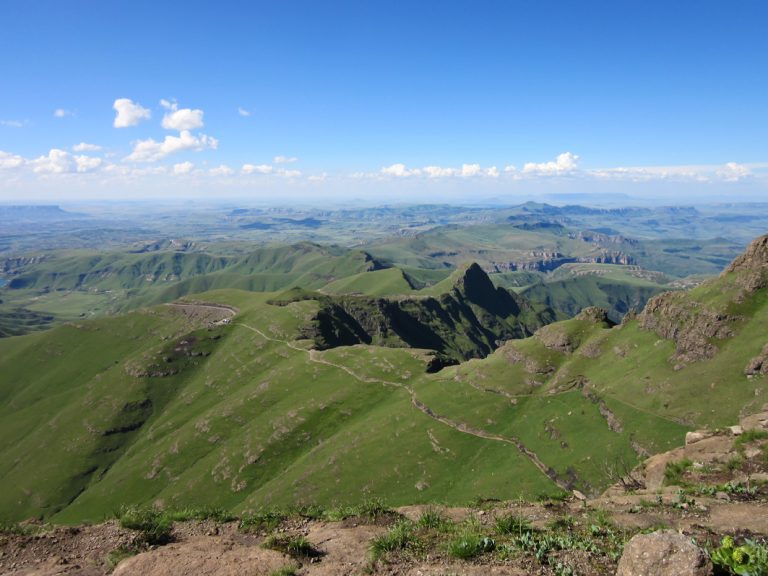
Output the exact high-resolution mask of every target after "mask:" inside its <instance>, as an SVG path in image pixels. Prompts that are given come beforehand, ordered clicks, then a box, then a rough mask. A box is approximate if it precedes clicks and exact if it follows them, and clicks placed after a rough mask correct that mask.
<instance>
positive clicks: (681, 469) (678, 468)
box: [664, 458, 693, 486]
mask: <svg viewBox="0 0 768 576" xmlns="http://www.w3.org/2000/svg"><path fill="white" fill-rule="evenodd" d="M691 466H693V462H692V461H691V460H690V459H688V458H683V459H682V460H679V461H678V462H667V466H666V468H664V483H665V484H667V485H668V486H679V485H681V484H683V475H684V474H685V473H686V472H687V471H688V469H689V468H690V467H691Z"/></svg>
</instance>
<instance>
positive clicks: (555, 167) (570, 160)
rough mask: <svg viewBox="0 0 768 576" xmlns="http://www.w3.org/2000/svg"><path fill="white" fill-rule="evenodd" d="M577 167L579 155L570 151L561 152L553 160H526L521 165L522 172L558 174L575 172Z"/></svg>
mask: <svg viewBox="0 0 768 576" xmlns="http://www.w3.org/2000/svg"><path fill="white" fill-rule="evenodd" d="M578 167H579V157H578V156H577V155H576V154H572V153H571V152H563V153H562V154H560V155H558V157H557V158H556V159H555V160H554V161H549V162H541V163H536V162H527V163H526V164H525V165H524V166H523V173H524V174H538V175H555V176H556V175H559V174H570V173H572V172H575V171H576V170H577V169H578Z"/></svg>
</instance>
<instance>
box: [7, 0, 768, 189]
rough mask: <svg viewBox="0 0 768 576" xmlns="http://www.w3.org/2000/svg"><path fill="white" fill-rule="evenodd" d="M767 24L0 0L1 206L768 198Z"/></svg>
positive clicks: (627, 16)
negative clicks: (81, 201)
mask: <svg viewBox="0 0 768 576" xmlns="http://www.w3.org/2000/svg"><path fill="white" fill-rule="evenodd" d="M767 25H768V3H765V2H762V1H732V2H726V1H725V0H722V1H708V0H703V1H702V0H697V1H679V2H669V1H666V2H655V1H642V2H641V1H633V2H630V1H622V0H612V1H604V2H590V1H584V2H570V1H560V2H554V1H549V2H545V1H533V0H531V1H527V2H522V1H512V0H510V1H482V0H480V1H473V2H469V1H467V2H452V1H439V2H438V1H434V2H427V1H418V2H417V1H413V0H411V1H407V2H406V1H376V0H371V1H364V2H363V1H359V0H358V1H350V2H335V1H324V2H321V1H301V2H293V1H280V2H276V1H275V2H257V1H254V2H232V1H226V0H221V1H218V2H200V1H196V2H194V1H193V2H184V3H176V2H174V3H171V2H164V3H160V2H145V1H132V2H126V1H120V2H118V1H109V2H105V1H103V0H93V1H82V0H81V1H68V2H65V1H57V0H47V1H39V0H4V2H3V23H2V24H1V25H0V26H2V33H0V49H2V53H3V54H4V55H5V56H4V58H2V59H1V60H0V200H11V199H15V198H17V197H18V198H40V199H71V198H78V197H88V198H104V199H112V198H131V197H143V196H156V195H158V194H160V195H165V196H169V197H185V196H195V197H201V196H202V197H208V196H211V197H214V196H219V197H228V196H247V197H253V198H256V199H258V198H260V197H265V196H274V195H276V194H277V195H280V196H283V197H285V198H290V197H297V198H298V197H312V196H313V195H315V196H317V197H326V196H338V197H344V196H349V195H354V196H356V197H374V198H378V197H381V198H382V199H390V198H398V197H403V198H411V197H415V196H424V197H425V198H432V199H435V200H442V199H444V198H445V199H455V198H460V197H468V198H472V197H476V196H477V194H483V195H487V196H499V195H510V196H514V195H515V194H530V193H547V192H569V191H573V192H581V193H583V192H591V191H605V192H608V191H610V192H616V191H619V192H630V193H632V194H635V195H641V194H645V195H649V196H653V195H656V196H672V197H680V198H690V197H695V196H697V195H698V196H702V197H704V196H712V197H719V196H722V195H724V194H725V195H730V197H732V198H737V197H738V198H741V197H751V198H760V197H761V195H762V194H764V193H765V192H766V190H767V189H766V186H765V184H766V182H767V178H768V177H767V176H766V169H767V168H768V138H766V137H765V135H766V134H768V107H767V106H766V103H768V75H766V74H765V68H766V62H768V34H766V33H765V29H766V26H767ZM78 145H79V146H78ZM765 196H766V199H767V200H768V194H765ZM673 199H674V198H673Z"/></svg>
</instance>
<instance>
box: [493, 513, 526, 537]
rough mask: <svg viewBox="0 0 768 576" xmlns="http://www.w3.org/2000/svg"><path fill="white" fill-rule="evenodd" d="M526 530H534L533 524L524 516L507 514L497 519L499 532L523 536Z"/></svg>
mask: <svg viewBox="0 0 768 576" xmlns="http://www.w3.org/2000/svg"><path fill="white" fill-rule="evenodd" d="M524 532H533V525H532V524H531V522H530V521H529V520H528V519H527V518H525V517H524V516H520V515H518V514H505V515H504V516H500V517H499V518H497V519H496V533H497V534H516V535H518V536H521V535H522V534H523V533H524Z"/></svg>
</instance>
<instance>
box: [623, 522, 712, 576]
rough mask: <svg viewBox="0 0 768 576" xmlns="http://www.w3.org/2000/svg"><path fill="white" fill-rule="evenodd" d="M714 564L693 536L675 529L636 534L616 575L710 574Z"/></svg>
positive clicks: (670, 575) (694, 575)
mask: <svg viewBox="0 0 768 576" xmlns="http://www.w3.org/2000/svg"><path fill="white" fill-rule="evenodd" d="M711 574H712V563H711V562H710V560H709V557H708V556H707V554H706V552H704V550H702V549H701V548H699V547H698V546H696V544H694V543H693V542H691V539H690V538H689V537H687V536H684V535H683V534H680V533H678V532H675V531H673V530H657V531H656V532H652V533H650V534H638V535H636V536H634V537H633V538H632V539H631V540H630V541H629V542H628V543H627V545H626V546H625V547H624V554H623V555H622V557H621V560H619V568H618V570H617V571H616V576H711Z"/></svg>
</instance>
